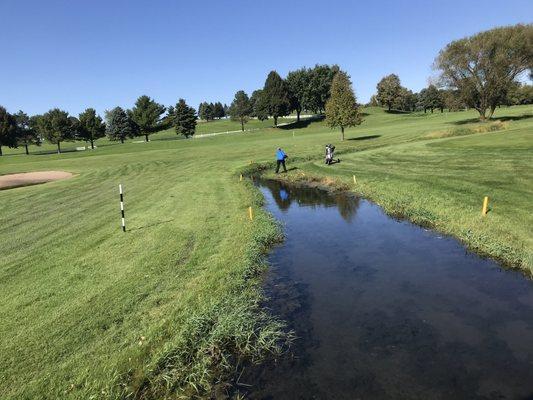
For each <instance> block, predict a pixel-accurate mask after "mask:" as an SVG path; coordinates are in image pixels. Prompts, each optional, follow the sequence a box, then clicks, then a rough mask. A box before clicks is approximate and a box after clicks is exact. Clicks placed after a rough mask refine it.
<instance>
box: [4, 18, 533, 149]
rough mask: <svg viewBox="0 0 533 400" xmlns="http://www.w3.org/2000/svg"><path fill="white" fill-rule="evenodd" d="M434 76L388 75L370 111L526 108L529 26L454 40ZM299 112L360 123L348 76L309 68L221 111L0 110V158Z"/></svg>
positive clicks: (141, 101)
mask: <svg viewBox="0 0 533 400" xmlns="http://www.w3.org/2000/svg"><path fill="white" fill-rule="evenodd" d="M434 69H435V70H437V71H438V72H439V76H438V78H437V79H436V81H435V82H434V83H433V84H430V85H429V86H428V87H427V88H424V89H422V90H421V91H420V92H419V93H413V92H412V91H411V90H409V89H407V88H405V87H403V86H402V85H401V82H400V78H399V77H398V76H397V75H396V74H390V75H388V76H386V77H384V78H383V79H381V80H380V82H378V84H377V86H376V89H377V92H376V94H375V95H374V96H372V98H371V101H370V103H369V104H370V105H379V106H382V107H386V108H387V109H388V110H389V111H392V110H401V111H416V110H423V111H424V112H427V111H428V110H429V111H431V112H434V110H440V111H441V112H442V111H444V109H445V108H447V109H450V110H459V109H463V108H473V109H475V110H477V111H478V112H479V118H480V120H485V119H486V118H491V117H492V115H493V113H494V111H495V109H496V108H497V107H498V106H501V105H514V104H532V103H533V88H532V86H531V85H529V84H524V83H523V82H522V81H523V80H524V79H525V77H529V79H530V80H531V79H532V78H533V74H532V70H533V24H518V25H514V26H507V27H501V28H495V29H491V30H488V31H485V32H480V33H478V34H475V35H473V36H470V37H466V38H463V39H460V40H456V41H453V42H451V43H450V44H448V45H447V46H446V47H445V48H444V49H442V50H441V51H440V53H439V54H438V56H437V57H436V59H435V63H434ZM304 110H307V111H310V112H313V113H315V114H317V113H318V114H324V113H325V117H326V123H327V124H328V125H329V126H331V127H332V128H334V127H336V128H340V129H341V133H342V136H343V137H344V129H345V128H346V127H348V126H354V125H357V124H360V123H361V121H362V119H361V117H360V113H359V105H358V104H357V102H356V98H355V94H354V92H353V89H352V86H351V82H350V77H349V76H348V74H347V73H346V72H344V71H342V70H341V69H340V68H339V66H338V65H315V66H314V67H313V68H306V67H303V68H300V69H297V70H295V71H290V72H289V73H288V74H287V76H286V77H285V79H283V78H282V77H281V76H280V75H279V74H278V73H277V72H276V71H271V72H270V73H269V74H268V76H267V77H266V80H265V82H264V85H263V87H262V88H260V89H257V90H255V91H254V92H252V94H251V96H248V94H247V93H246V92H245V91H243V90H239V91H237V92H236V93H235V97H234V99H233V101H232V103H231V105H230V106H229V107H227V106H226V105H222V103H220V102H216V103H207V102H203V103H201V104H200V106H199V108H198V115H197V113H196V110H194V108H192V107H190V106H189V105H187V104H186V102H185V101H184V100H183V99H180V100H179V101H178V103H177V104H176V105H175V106H170V107H168V108H167V107H165V106H163V105H161V104H158V103H157V102H155V101H154V100H153V99H151V98H150V97H148V96H141V97H139V98H138V99H137V101H136V102H135V105H134V107H133V108H132V109H131V110H124V109H123V108H121V107H115V108H114V109H112V110H109V111H106V113H105V120H104V119H102V118H101V117H100V116H98V115H97V114H96V111H95V110H94V109H92V108H88V109H86V110H85V111H84V112H83V113H81V114H80V115H78V117H74V116H70V115H69V114H68V113H67V112H66V111H63V110H60V109H57V108H55V109H52V110H50V111H48V112H47V113H45V114H43V115H36V116H32V117H29V116H28V115H26V114H25V113H24V112H22V111H19V112H18V113H16V114H10V113H8V112H7V110H6V109H5V108H4V107H1V106H0V155H1V154H2V146H9V147H18V146H24V147H25V149H26V154H28V146H29V145H32V144H37V145H38V144H40V143H42V141H43V140H48V141H49V142H50V143H52V144H56V145H57V150H58V152H61V143H62V142H64V141H68V140H86V141H88V142H90V144H91V148H94V142H95V141H96V140H98V139H99V138H101V137H104V136H106V135H107V137H108V138H109V139H110V140H116V141H120V142H122V143H123V142H124V141H125V140H126V139H128V138H133V137H136V136H144V138H145V141H149V136H150V135H151V134H152V133H154V132H157V131H159V130H161V129H166V128H169V127H174V128H175V131H176V133H177V134H178V135H184V136H185V137H190V136H192V135H194V133H195V129H196V122H197V118H198V117H200V118H201V119H204V120H206V121H211V120H213V119H217V118H223V117H225V116H227V115H229V116H230V117H231V119H232V120H235V121H239V122H240V124H241V129H242V130H243V131H244V125H245V123H246V122H247V121H248V120H249V119H250V118H257V119H259V120H265V119H268V118H273V120H274V125H275V126H277V125H278V119H279V118H280V117H284V116H287V115H289V114H290V113H292V112H295V113H296V116H297V121H300V114H301V112H302V111H304Z"/></svg>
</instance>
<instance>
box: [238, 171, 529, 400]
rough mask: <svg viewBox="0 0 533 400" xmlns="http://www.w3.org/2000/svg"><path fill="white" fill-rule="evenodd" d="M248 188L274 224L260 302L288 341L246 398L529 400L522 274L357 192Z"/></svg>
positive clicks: (250, 377) (252, 380) (254, 375)
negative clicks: (258, 194)
mask: <svg viewBox="0 0 533 400" xmlns="http://www.w3.org/2000/svg"><path fill="white" fill-rule="evenodd" d="M259 186H260V189H261V190H262V192H263V193H264V195H265V197H266V200H267V208H268V210H269V211H270V212H271V213H272V214H273V215H274V216H275V217H276V218H277V219H278V220H279V221H281V222H282V224H283V225H284V230H285V234H286V240H285V242H284V243H283V244H282V245H280V246H278V247H277V248H275V249H274V250H273V252H272V254H271V256H270V258H269V261H270V263H271V265H272V268H271V271H270V272H269V275H268V278H267V283H266V291H267V294H268V295H269V297H270V300H269V302H268V304H267V306H268V307H270V308H271V309H272V311H273V312H274V313H276V314H277V315H279V316H280V317H282V318H284V319H285V320H286V321H288V323H289V324H290V328H292V329H293V330H294V331H295V333H296V335H297V336H298V338H299V339H298V340H297V341H296V343H295V345H294V347H293V349H292V355H291V356H287V357H285V358H284V359H282V360H278V361H277V362H272V363H270V364H268V365H266V366H263V367H261V368H260V369H258V370H253V369H252V370H250V369H248V370H246V371H245V373H244V374H243V376H242V377H241V378H240V382H242V383H243V384H251V385H252V386H251V387H250V389H249V392H248V396H249V397H250V398H252V399H533V283H532V282H531V281H530V280H527V279H525V278H524V277H523V276H522V275H521V274H519V273H517V272H513V271H508V270H504V269H502V268H501V267H500V266H499V265H498V264H497V263H496V262H494V261H491V260H487V259H483V258H480V257H478V256H476V255H475V254H473V253H471V252H468V251H466V250H465V248H464V247H463V246H462V245H461V244H459V243H458V242H457V241H455V240H453V239H451V238H448V237H443V236H441V235H439V234H437V233H435V232H432V231H429V230H426V229H423V228H420V227H417V226H415V225H413V224H410V223H409V222H406V221H400V220H396V219H393V218H391V217H389V216H387V215H386V214H384V213H383V211H382V210H381V209H380V208H379V207H378V206H376V205H374V204H372V203H370V202H368V201H365V200H360V199H357V198H355V197H352V196H349V195H346V194H328V193H326V192H323V191H319V190H316V189H309V188H295V187H289V186H284V185H282V184H279V183H277V182H272V181H267V182H261V183H259ZM246 387H247V386H246Z"/></svg>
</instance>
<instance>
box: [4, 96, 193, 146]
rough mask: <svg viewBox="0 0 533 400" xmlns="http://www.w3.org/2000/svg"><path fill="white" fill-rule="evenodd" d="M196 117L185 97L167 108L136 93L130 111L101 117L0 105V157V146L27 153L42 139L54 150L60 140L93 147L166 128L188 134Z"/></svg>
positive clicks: (88, 111) (91, 111) (87, 112)
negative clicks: (101, 141) (10, 109)
mask: <svg viewBox="0 0 533 400" xmlns="http://www.w3.org/2000/svg"><path fill="white" fill-rule="evenodd" d="M165 112H166V113H165ZM196 120H197V116H196V111H195V110H194V109H193V108H192V107H189V106H188V105H187V104H186V103H185V100H183V99H180V100H179V101H178V103H177V104H176V106H175V107H174V106H170V107H168V108H167V107H165V106H163V105H161V104H159V103H157V102H155V101H154V100H153V99H151V98H150V97H148V96H140V97H139V98H138V99H137V101H136V102H135V105H134V106H133V107H132V108H131V109H130V110H124V109H123V108H121V107H115V108H113V109H111V110H108V111H106V112H105V120H104V119H102V117H100V116H99V115H97V113H96V110H94V109H93V108H87V109H86V110H85V111H84V112H82V113H81V114H79V115H78V117H74V116H71V115H69V114H68V112H66V111H63V110H60V109H58V108H54V109H51V110H50V111H48V112H46V113H44V114H42V115H34V116H32V117H29V116H28V115H27V114H26V113H24V112H23V111H19V112H17V113H16V114H10V113H8V112H7V110H6V109H5V108H4V107H2V106H0V156H1V155H2V146H5V147H10V148H17V147H19V146H24V148H25V151H26V154H29V149H28V146H30V145H37V146H40V145H41V144H42V143H43V142H44V141H45V140H46V141H48V142H49V143H51V144H54V145H56V146H57V152H58V153H61V144H62V143H63V142H68V141H74V140H83V141H86V142H88V143H90V147H91V149H94V147H95V142H96V141H97V140H98V139H100V138H103V137H105V136H107V137H108V139H109V140H112V141H120V142H121V143H124V142H125V140H127V139H131V138H134V137H138V136H141V137H144V139H145V141H146V142H148V141H149V140H150V139H149V137H150V135H151V134H152V133H154V132H158V131H160V130H162V129H166V128H170V127H174V128H175V131H176V134H178V135H183V136H185V137H191V136H192V135H194V133H195V130H196Z"/></svg>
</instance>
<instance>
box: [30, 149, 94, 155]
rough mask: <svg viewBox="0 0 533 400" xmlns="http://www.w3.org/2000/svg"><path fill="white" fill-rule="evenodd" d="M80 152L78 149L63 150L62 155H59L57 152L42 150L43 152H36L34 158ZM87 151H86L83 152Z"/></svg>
mask: <svg viewBox="0 0 533 400" xmlns="http://www.w3.org/2000/svg"><path fill="white" fill-rule="evenodd" d="M77 151H78V150H76V149H61V153H58V152H57V150H41V151H34V152H33V153H31V154H33V155H34V156H46V155H50V154H65V153H76V152H77ZM83 151H85V150H83Z"/></svg>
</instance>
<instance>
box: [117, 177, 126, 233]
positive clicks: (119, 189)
mask: <svg viewBox="0 0 533 400" xmlns="http://www.w3.org/2000/svg"><path fill="white" fill-rule="evenodd" d="M118 192H119V193H120V213H121V214H122V231H123V232H126V219H125V217H124V192H123V191H122V184H119V185H118Z"/></svg>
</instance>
